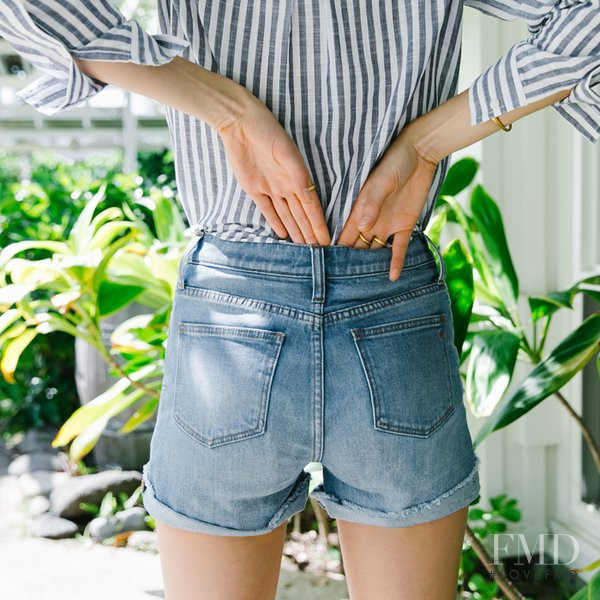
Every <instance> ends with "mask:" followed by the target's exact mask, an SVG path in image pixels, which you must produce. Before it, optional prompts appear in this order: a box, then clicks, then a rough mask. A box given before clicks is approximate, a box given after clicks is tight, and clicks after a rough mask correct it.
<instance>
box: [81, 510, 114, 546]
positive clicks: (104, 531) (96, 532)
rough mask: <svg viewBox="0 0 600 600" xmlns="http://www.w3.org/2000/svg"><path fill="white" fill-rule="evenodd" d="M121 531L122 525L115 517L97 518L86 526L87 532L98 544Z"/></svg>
mask: <svg viewBox="0 0 600 600" xmlns="http://www.w3.org/2000/svg"><path fill="white" fill-rule="evenodd" d="M120 531H121V524H120V523H119V521H118V520H117V519H116V518H115V517H114V516H110V517H96V518H94V519H92V520H91V521H90V522H89V523H88V524H87V526H86V528H85V532H86V533H88V534H89V535H90V537H91V538H92V539H93V540H95V541H96V542H102V541H104V540H105V539H106V538H109V537H111V536H113V535H115V534H117V533H119V532H120Z"/></svg>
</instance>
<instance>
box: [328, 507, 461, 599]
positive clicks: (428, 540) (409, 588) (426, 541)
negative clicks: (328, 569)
mask: <svg viewBox="0 0 600 600" xmlns="http://www.w3.org/2000/svg"><path fill="white" fill-rule="evenodd" d="M467 512H468V507H467V506H465V507H463V508H461V509H459V510H457V511H455V512H453V513H451V514H450V515H448V516H446V517H443V518H441V519H436V520H434V521H429V522H427V523H420V524H418V525H412V526H410V527H382V526H378V525H362V524H359V523H354V522H352V521H346V520H343V519H338V521H337V524H338V532H339V537H340V546H341V550H342V556H343V561H344V570H345V573H346V578H347V584H348V590H349V592H350V597H351V598H352V600H370V599H371V598H377V600H413V599H414V598H419V599H420V600H455V598H456V586H457V577H458V567H459V562H460V555H461V551H462V543H463V537H464V533H465V526H466V521H467Z"/></svg>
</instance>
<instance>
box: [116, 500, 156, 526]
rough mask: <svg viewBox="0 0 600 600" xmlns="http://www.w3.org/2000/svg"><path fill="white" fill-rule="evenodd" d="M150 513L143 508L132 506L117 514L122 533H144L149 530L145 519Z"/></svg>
mask: <svg viewBox="0 0 600 600" xmlns="http://www.w3.org/2000/svg"><path fill="white" fill-rule="evenodd" d="M147 514H148V513H147V512H146V510H145V509H144V508H143V507H141V506H132V507H130V508H126V509H125V510H122V511H120V512H118V513H116V514H115V517H116V519H117V521H119V523H120V524H121V531H143V530H144V529H147V528H148V525H147V523H146V521H145V520H144V517H146V515H147Z"/></svg>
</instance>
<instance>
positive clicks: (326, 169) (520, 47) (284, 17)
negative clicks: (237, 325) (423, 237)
mask: <svg viewBox="0 0 600 600" xmlns="http://www.w3.org/2000/svg"><path fill="white" fill-rule="evenodd" d="M465 5H466V6H471V7H474V8H475V9H477V10H480V11H481V12H483V13H486V14H488V15H492V16H494V17H497V18H499V19H502V20H513V19H523V20H524V21H525V22H526V24H527V29H528V34H529V35H528V37H527V38H526V39H523V40H521V41H519V42H517V43H515V44H514V45H512V46H511V47H510V48H509V49H508V51H507V52H506V53H505V54H504V55H503V56H502V57H500V58H499V60H498V61H497V62H495V63H494V64H492V65H490V66H489V67H488V68H487V69H486V70H485V71H484V72H483V73H481V75H479V76H478V77H477V78H476V79H475V80H474V81H473V82H472V84H471V86H470V87H469V108H470V118H471V124H472V125H476V124H478V123H482V122H484V121H487V120H488V119H490V118H491V117H493V116H496V115H500V114H502V113H504V112H507V111H510V110H512V109H515V108H518V107H520V106H523V105H525V104H528V103H531V102H533V101H535V100H538V99H541V98H543V97H545V96H548V95H550V94H553V93H554V92H556V91H559V90H562V89H566V88H570V87H573V89H572V91H571V93H570V95H569V96H568V97H567V98H565V99H563V100H561V101H560V102H557V103H555V104H553V105H552V106H553V108H554V109H555V110H557V111H558V113H559V114H560V115H561V116H562V117H564V118H565V119H566V120H567V121H568V122H569V123H571V124H572V125H573V126H574V127H575V129H576V130H578V131H579V132H581V134H582V135H583V136H585V138H587V139H588V140H590V141H591V142H596V141H598V138H600V0H589V1H585V0H522V1H518V0H463V1H460V0H403V1H400V0H280V1H276V0H171V1H168V0H158V22H159V31H160V33H159V34H156V35H150V34H148V33H147V32H145V31H144V30H143V29H142V28H141V27H140V25H139V24H138V23H137V22H136V21H133V20H127V19H125V17H124V16H123V14H122V13H120V12H119V11H118V10H117V9H116V8H115V7H114V6H113V4H112V3H111V2H110V1H109V0H95V1H86V0H0V34H1V35H2V36H3V37H4V38H5V39H6V40H7V41H8V42H9V43H10V44H12V45H13V47H14V48H15V49H16V50H17V51H18V52H19V53H20V54H22V55H23V57H25V58H26V59H28V60H29V61H30V62H31V63H33V64H34V65H35V66H36V67H37V68H38V69H40V70H41V71H43V72H45V75H44V76H43V77H42V78H40V79H38V80H36V81H34V82H33V83H32V84H30V85H28V86H27V87H26V88H25V89H23V90H21V92H20V95H21V97H22V98H23V99H24V100H25V101H26V102H28V103H30V104H31V105H33V106H34V107H36V108H37V109H38V110H39V111H41V112H43V113H45V114H52V113H54V112H56V111H60V110H63V109H65V108H68V107H71V106H74V105H77V104H79V103H80V102H82V101H84V100H85V99H87V98H89V97H90V96H93V95H94V94H96V93H98V92H99V91H100V90H102V88H103V87H104V86H105V84H103V83H101V82H98V81H96V80H94V79H92V78H90V77H88V76H86V75H84V74H83V73H82V72H81V71H79V69H78V68H77V66H76V63H75V62H74V61H73V60H72V57H77V58H81V59H87V60H103V61H130V62H134V63H138V64H145V65H160V64H163V63H166V62H168V61H170V60H171V59H172V58H173V57H174V56H176V55H180V56H182V57H184V58H186V59H188V60H190V61H192V62H195V63H197V64H199V65H201V66H202V67H204V68H206V69H210V70H212V71H215V72H218V73H220V74H221V75H223V76H225V77H228V78H230V79H233V80H235V81H237V82H238V83H240V84H241V85H243V86H245V87H246V88H248V89H249V90H250V91H251V92H252V93H253V94H254V95H255V96H257V97H258V98H260V100H261V101H262V102H264V104H265V105H266V106H267V107H268V108H269V110H271V111H272V112H273V114H274V115H275V116H276V117H277V118H278V120H279V122H280V123H281V124H282V126H284V127H285V129H286V130H287V131H288V133H289V134H290V136H291V138H292V139H293V140H294V142H295V143H296V145H297V146H298V148H299V150H300V152H301V154H302V156H303V157H304V159H305V163H306V165H307V168H308V170H309V173H310V174H311V177H312V179H313V181H314V183H315V184H316V187H317V193H318V195H319V198H320V200H321V204H322V206H323V211H324V214H325V217H326V221H327V224H328V227H329V231H330V233H331V244H335V243H336V242H337V238H338V236H339V234H340V232H341V230H342V227H343V225H344V222H345V220H346V217H347V216H348V215H349V213H350V209H351V206H352V203H353V200H354V199H355V198H356V197H357V195H358V193H359V191H360V189H361V187H362V185H363V184H364V182H365V180H366V178H367V176H368V174H369V172H370V171H371V170H372V168H373V167H374V166H375V164H376V163H377V162H378V160H379V159H380V158H381V156H382V155H383V153H384V152H385V150H386V148H387V147H388V145H389V144H390V142H391V140H392V139H393V137H394V136H396V135H398V133H400V131H401V130H402V128H403V127H404V126H405V125H406V124H407V123H409V122H410V121H412V120H413V119H415V118H416V117H418V116H419V115H422V114H424V113H427V112H429V111H430V110H432V109H433V108H435V107H436V106H438V105H439V104H441V103H443V102H445V101H446V100H447V99H449V98H450V97H452V96H454V95H456V93H457V83H458V73H459V62H460V53H461V34H462V12H463V6H465ZM166 117H167V123H168V126H169V129H170V132H171V136H172V142H173V149H174V154H175V161H176V163H175V166H176V175H177V186H178V192H179V197H180V199H181V202H182V203H183V207H184V211H185V213H186V215H187V218H188V220H189V222H190V225H192V226H194V227H196V228H200V229H202V230H204V231H208V232H211V233H214V234H216V235H218V236H221V237H223V238H226V239H235V240H248V241H266V242H269V241H277V240H279V238H278V236H277V235H276V234H275V232H274V231H273V230H272V228H271V227H270V226H269V224H268V223H267V221H266V219H265V218H264V217H263V215H262V214H261V213H260V211H259V209H258V207H257V206H256V205H255V204H254V202H253V201H252V200H251V199H250V198H249V197H248V196H247V194H246V193H245V192H244V190H243V189H242V188H241V187H240V185H239V184H238V183H237V181H236V179H235V177H234V174H233V171H232V170H231V169H230V167H229V165H228V162H227V159H226V155H225V152H224V147H223V144H222V142H221V139H220V137H219V136H218V134H217V133H216V132H215V130H214V129H213V128H211V127H210V126H209V125H207V124H206V123H204V122H203V121H199V120H197V119H194V118H192V117H190V116H188V115H187V114H184V113H182V112H180V111H177V110H174V109H171V108H170V107H166ZM449 159H450V156H447V157H445V158H444V159H443V160H442V161H441V162H440V163H439V165H438V168H437V171H436V173H435V177H434V180H433V183H432V186H431V189H430V192H429V196H428V198H427V200H426V202H425V205H424V207H423V212H422V214H421V217H420V226H421V227H422V228H425V227H426V226H427V223H428V221H429V218H430V216H431V212H432V210H433V205H434V202H435V200H436V198H437V195H438V193H439V190H440V187H441V184H442V181H443V179H444V177H445V175H446V172H447V168H448V164H449Z"/></svg>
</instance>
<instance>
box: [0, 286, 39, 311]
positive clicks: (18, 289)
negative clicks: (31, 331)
mask: <svg viewBox="0 0 600 600" xmlns="http://www.w3.org/2000/svg"><path fill="white" fill-rule="evenodd" d="M33 289H35V285H32V284H24V283H10V284H8V285H5V286H4V287H0V310H2V309H4V310H6V309H8V308H10V307H11V306H12V305H13V304H15V303H16V302H18V301H19V300H21V299H22V298H25V296H27V295H28V294H29V293H31V291H32V290H33Z"/></svg>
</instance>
